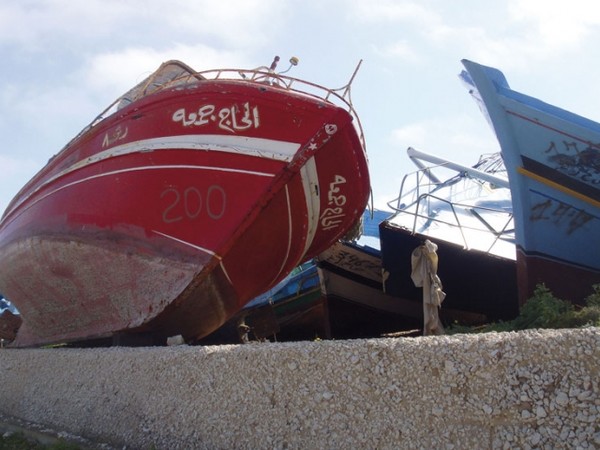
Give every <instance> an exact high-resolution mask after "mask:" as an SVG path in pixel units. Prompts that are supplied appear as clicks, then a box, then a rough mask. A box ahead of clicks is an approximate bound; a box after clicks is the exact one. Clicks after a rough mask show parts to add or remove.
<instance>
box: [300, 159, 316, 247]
mask: <svg viewBox="0 0 600 450" xmlns="http://www.w3.org/2000/svg"><path fill="white" fill-rule="evenodd" d="M300 175H301V176H302V187H303V189H304V199H305V201H306V210H307V213H308V215H307V231H306V242H305V245H304V251H303V254H305V253H306V252H307V251H308V249H309V247H310V246H311V245H312V242H313V239H314V238H315V234H316V233H317V227H318V226H319V217H320V215H321V201H320V187H319V176H318V173H317V163H316V161H315V157H314V156H313V157H312V158H310V159H309V160H308V161H306V164H305V165H304V166H302V169H301V170H300Z"/></svg>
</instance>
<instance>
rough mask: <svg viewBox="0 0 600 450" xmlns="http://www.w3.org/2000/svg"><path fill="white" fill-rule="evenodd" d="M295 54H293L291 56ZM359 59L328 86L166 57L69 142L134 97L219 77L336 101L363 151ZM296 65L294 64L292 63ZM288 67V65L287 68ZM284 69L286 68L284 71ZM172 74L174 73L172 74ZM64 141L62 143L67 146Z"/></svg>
mask: <svg viewBox="0 0 600 450" xmlns="http://www.w3.org/2000/svg"><path fill="white" fill-rule="evenodd" d="M293 59H294V58H292V60H293ZM361 64H362V60H361V61H359V63H358V65H357V66H356V68H355V70H354V73H353V74H352V76H351V78H350V80H349V81H348V83H347V84H346V85H344V86H342V87H340V88H335V89H332V88H327V87H324V86H321V85H319V84H316V83H312V82H310V81H306V80H302V79H299V78H294V77H290V76H288V75H283V72H279V73H276V72H275V71H274V70H273V69H270V68H268V67H266V66H262V67H258V68H255V69H234V68H231V69H213V70H205V71H200V72H196V71H194V70H193V69H191V68H190V67H189V66H187V65H186V64H184V63H182V62H181V61H176V60H173V61H167V62H165V63H163V64H162V65H161V67H160V68H159V69H158V70H156V71H155V72H154V73H152V74H151V75H149V76H148V77H147V78H146V79H144V80H143V81H142V82H140V83H138V84H137V85H136V86H135V87H134V88H132V89H130V90H129V91H128V92H126V93H125V94H123V95H122V96H120V97H119V98H117V99H116V100H115V101H113V102H112V103H111V104H110V105H109V106H108V107H107V108H105V109H104V110H103V111H102V112H101V113H100V114H99V115H98V116H96V118H95V119H94V120H93V121H92V122H91V123H90V124H89V125H88V126H86V127H85V128H84V129H83V130H81V131H80V132H79V134H78V135H77V136H75V137H74V138H73V139H72V140H71V142H74V141H75V140H76V139H77V138H78V137H79V136H80V135H82V134H83V133H85V132H86V131H88V130H89V129H90V128H92V127H94V126H95V125H96V124H98V123H100V122H101V121H102V120H104V119H105V118H107V117H108V116H110V115H112V114H113V113H115V112H116V111H118V110H119V109H121V108H122V107H124V106H126V105H128V104H130V103H132V102H133V101H137V100H139V99H141V98H143V97H145V96H147V95H150V94H155V93H157V92H159V91H163V90H165V89H169V88H172V87H181V86H185V85H188V84H192V83H198V82H206V81H208V82H211V81H222V80H236V81H247V82H251V83H257V84H260V85H267V86H273V87H277V88H279V89H283V90H286V91H291V92H295V93H298V94H303V95H308V96H311V97H313V98H316V99H319V100H323V101H326V102H329V103H333V104H336V105H337V106H340V107H342V108H344V109H345V110H347V111H348V112H349V113H350V115H351V116H352V119H353V122H354V126H355V127H356V130H357V132H358V134H359V138H360V141H361V144H362V147H363V149H365V151H366V141H365V136H364V132H363V128H362V124H361V121H360V118H359V116H358V114H357V113H356V110H355V109H354V106H353V104H352V93H351V88H352V82H353V81H354V78H355V77H356V74H357V73H358V70H359V68H360V65H361ZM294 65H295V64H294ZM288 70H289V69H288ZM284 72H287V70H286V71H284ZM171 74H175V75H173V76H172V75H171ZM69 145H70V143H69V144H67V145H66V146H65V148H66V147H68V146H69Z"/></svg>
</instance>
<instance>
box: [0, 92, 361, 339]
mask: <svg viewBox="0 0 600 450" xmlns="http://www.w3.org/2000/svg"><path fill="white" fill-rule="evenodd" d="M368 194H369V176H368V170H367V162H366V156H365V152H364V148H363V146H362V144H361V142H360V139H359V137H358V135H357V131H356V129H355V127H354V126H353V124H352V118H351V116H350V114H349V113H348V112H347V111H345V110H344V109H342V108H340V107H338V106H335V105H333V104H331V103H329V102H326V101H324V100H322V99H317V98H314V97H310V96H307V95H302V94H296V93H292V92H290V91H287V90H284V89H281V88H278V87H273V86H266V85H259V84H256V83H245V82H233V81H200V82H197V83H195V84H193V85H190V86H186V88H171V89H167V90H164V91H162V92H159V93H157V94H153V95H151V96H148V97H145V98H143V99H142V100H139V101H137V102H134V103H132V104H131V105H129V106H127V107H125V108H123V109H121V110H119V111H117V112H116V113H115V114H113V115H112V116H110V117H108V118H107V119H105V120H104V121H102V122H100V123H99V124H97V125H95V126H94V127H92V128H91V129H90V130H88V131H87V132H85V133H83V134H82V135H81V136H79V137H78V138H77V139H76V140H74V141H73V142H72V143H71V144H69V146H68V147H67V148H65V149H64V150H63V151H61V153H59V154H58V155H57V156H56V157H55V158H54V159H52V160H51V161H50V162H49V164H48V165H47V166H46V167H45V168H44V169H42V171H41V172H40V173H39V174H38V175H36V177H34V179H33V180H31V181H30V182H29V183H28V184H27V185H26V186H25V187H24V188H23V189H22V190H21V192H20V193H19V194H18V195H17V197H15V199H14V200H13V202H12V203H11V205H9V208H8V209H7V212H6V213H5V215H4V217H3V220H2V222H1V224H0V292H2V293H3V295H4V296H5V297H6V298H8V299H9V300H11V301H12V302H13V303H14V304H15V305H16V306H17V307H18V308H19V311H20V312H21V314H22V316H23V320H24V323H23V326H22V327H21V330H20V331H19V335H18V336H17V340H16V344H17V345H24V346H28V345H38V344H41V343H49V342H62V341H77V340H83V339H90V338H96V337H104V336H111V335H114V334H115V333H120V332H127V333H129V332H136V333H137V332H144V333H149V334H151V335H153V336H154V337H158V338H159V339H163V338H166V337H168V336H171V335H175V334H182V335H183V336H184V337H185V338H186V339H188V340H193V339H197V338H200V337H202V336H205V335H207V334H208V333H210V332H212V331H214V330H215V329H216V328H218V327H219V326H220V325H221V324H223V323H224V322H225V321H226V320H227V319H228V318H229V317H231V316H232V315H233V314H234V313H235V312H236V311H238V310H239V309H240V308H241V307H242V306H243V305H244V304H245V303H247V302H248V301H249V300H251V299H252V298H253V297H255V296H256V295H258V294H260V293H262V292H264V291H265V290H267V289H268V288H270V287H271V286H273V285H274V284H276V283H277V282H278V281H280V280H281V279H282V278H284V277H285V276H286V275H287V274H288V273H289V272H290V271H291V270H292V269H293V268H294V267H296V266H297V265H298V264H299V263H301V262H303V261H305V260H307V259H309V258H312V257H314V256H315V255H317V254H319V253H320V252H322V251H323V250H325V249H326V248H327V247H328V246H330V245H331V244H332V243H333V242H335V241H336V240H337V239H338V238H340V237H341V236H342V235H343V234H345V233H346V232H347V231H348V230H349V229H350V228H351V227H352V226H353V225H354V223H355V222H356V221H357V220H358V219H359V218H360V216H361V214H362V212H363V210H364V208H365V205H366V202H367V199H368Z"/></svg>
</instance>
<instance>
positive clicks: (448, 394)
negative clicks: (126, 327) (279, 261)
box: [0, 328, 600, 449]
mask: <svg viewBox="0 0 600 450" xmlns="http://www.w3.org/2000/svg"><path fill="white" fill-rule="evenodd" d="M599 357H600V329H598V328H589V329H583V330H574V331H529V332H522V333H500V334H497V333H491V334H486V335H476V336H467V335H459V336H453V337H426V338H405V339H373V340H356V341H321V342H300V343H286V344H268V343H267V344H249V345H240V346H219V347H188V346H180V347H170V348H141V349H140V348H110V349H38V350H22V349H19V350H16V349H15V350H9V349H4V350H0V413H1V414H4V415H5V416H12V417H14V418H18V419H24V420H28V421H31V422H35V423H38V424H42V425H44V426H48V427H51V428H54V429H58V430H64V431H66V432H68V433H72V434H76V435H80V436H84V437H87V438H90V439H92V440H95V441H98V442H107V443H111V444H112V445H114V446H121V447H122V446H124V445H126V446H127V448H140V449H150V448H152V446H154V448H156V449H192V448H211V449H212V448H224V449H234V448H240V449H245V448H248V449H257V448H310V449H316V448H368V449H375V448H377V449H386V448H390V449H392V448H394V449H396V448H427V449H429V448H436V449H444V448H447V449H464V448H524V449H526V448H599V447H600V414H599V410H600V395H599V394H600V387H599V371H600V364H599Z"/></svg>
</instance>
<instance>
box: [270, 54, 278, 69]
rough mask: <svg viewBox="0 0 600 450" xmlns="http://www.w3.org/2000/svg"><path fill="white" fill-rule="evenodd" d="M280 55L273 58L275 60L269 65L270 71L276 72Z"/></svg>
mask: <svg viewBox="0 0 600 450" xmlns="http://www.w3.org/2000/svg"><path fill="white" fill-rule="evenodd" d="M279 59H280V58H279V56H275V58H273V62H272V63H271V67H269V72H275V69H276V68H277V63H278V62H279Z"/></svg>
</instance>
